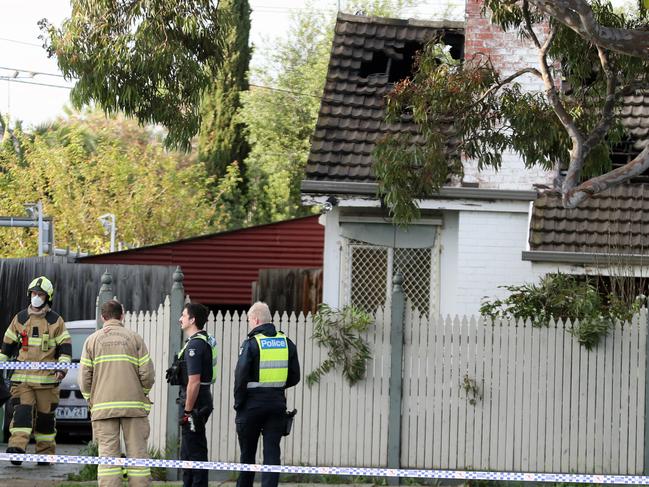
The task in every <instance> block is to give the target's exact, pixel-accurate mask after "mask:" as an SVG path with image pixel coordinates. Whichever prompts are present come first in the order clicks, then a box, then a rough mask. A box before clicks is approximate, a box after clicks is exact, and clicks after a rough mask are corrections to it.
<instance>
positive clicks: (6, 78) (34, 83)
mask: <svg viewBox="0 0 649 487" xmlns="http://www.w3.org/2000/svg"><path fill="white" fill-rule="evenodd" d="M0 81H8V82H10V83H22V84H26V85H38V86H47V87H48V88H63V89H64V90H71V89H72V86H63V85H52V84H49V83H39V82H38V81H24V80H22V79H16V78H9V77H5V76H0Z"/></svg>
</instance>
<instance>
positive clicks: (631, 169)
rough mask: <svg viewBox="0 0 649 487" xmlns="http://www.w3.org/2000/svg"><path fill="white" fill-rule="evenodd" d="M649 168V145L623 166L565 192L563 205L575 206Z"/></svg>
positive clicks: (567, 206)
mask: <svg viewBox="0 0 649 487" xmlns="http://www.w3.org/2000/svg"><path fill="white" fill-rule="evenodd" d="M647 169H649V145H647V146H646V147H645V148H644V149H643V150H642V152H640V154H638V156H637V157H636V158H635V159H633V160H632V161H630V162H628V163H627V164H625V165H624V166H622V167H618V168H617V169H614V170H612V171H610V172H608V173H606V174H603V175H601V176H598V177H595V178H591V179H589V180H588V181H586V182H584V183H582V184H580V185H579V186H577V187H575V188H572V189H570V190H568V191H564V192H563V206H564V207H566V208H575V207H576V206H577V205H579V203H581V202H582V201H584V200H585V199H587V198H590V197H591V196H592V195H594V194H596V193H601V192H602V191H605V190H607V189H608V188H611V187H613V186H617V185H618V184H621V183H623V182H624V181H626V180H628V179H631V178H632V177H634V176H638V175H640V174H642V173H643V172H645V171H646V170H647Z"/></svg>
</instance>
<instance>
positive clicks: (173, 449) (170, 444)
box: [165, 266, 185, 480]
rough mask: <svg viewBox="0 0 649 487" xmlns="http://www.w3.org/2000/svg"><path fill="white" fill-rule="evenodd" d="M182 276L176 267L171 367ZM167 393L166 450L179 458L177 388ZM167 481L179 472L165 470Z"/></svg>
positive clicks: (182, 296)
mask: <svg viewBox="0 0 649 487" xmlns="http://www.w3.org/2000/svg"><path fill="white" fill-rule="evenodd" d="M184 277H185V275H184V274H183V272H182V270H181V269H180V266H178V267H176V270H175V271H174V273H173V284H172V286H171V296H170V299H169V303H170V306H169V323H167V330H168V333H169V363H168V364H167V365H168V366H169V367H171V364H172V363H173V360H174V357H175V355H176V354H177V353H178V352H179V351H180V344H181V343H182V332H181V331H180V326H179V325H178V319H179V318H180V315H181V314H182V311H183V307H184V306H185V287H184V286H183V279H184ZM168 387H169V391H168V394H167V431H166V438H165V444H166V450H167V452H168V453H169V454H170V455H171V458H179V454H180V448H179V447H180V442H179V439H180V430H179V426H178V405H177V404H176V398H177V397H178V392H179V386H171V385H170V386H168ZM167 472H168V473H167V477H168V480H177V475H178V474H179V472H177V471H173V470H171V469H169V470H167Z"/></svg>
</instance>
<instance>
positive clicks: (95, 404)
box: [79, 300, 154, 487]
mask: <svg viewBox="0 0 649 487" xmlns="http://www.w3.org/2000/svg"><path fill="white" fill-rule="evenodd" d="M123 315H124V311H123V308H122V305H121V303H119V302H118V301H116V300H110V301H107V302H106V303H104V304H103V305H102V306H101V319H102V321H103V323H104V326H103V328H102V329H101V330H97V331H96V332H94V333H93V334H92V335H90V336H89V337H88V339H87V340H86V343H85V344H84V346H83V352H82V354H81V366H80V369H79V387H80V388H81V393H82V394H83V396H84V397H85V398H86V400H87V401H88V405H89V406H90V412H91V414H92V431H93V435H94V437H95V441H97V446H98V448H99V456H100V457H119V456H120V453H121V452H120V439H119V436H120V429H121V431H122V433H123V435H124V443H126V456H127V457H128V458H148V455H147V441H148V439H149V418H148V415H149V411H150V410H151V401H149V398H148V394H149V391H150V390H151V387H152V386H153V382H154V370H153V362H152V361H151V357H149V352H148V350H147V347H146V345H145V344H144V341H143V340H142V337H141V336H140V335H138V334H137V333H135V332H133V331H131V330H127V329H126V328H124V325H123V324H122V318H123ZM126 470H127V474H128V485H129V486H130V487H135V486H148V485H151V471H150V469H149V468H148V467H128V468H127V469H126ZM97 478H98V480H99V486H100V487H113V486H114V487H121V486H122V469H121V467H118V466H112V465H99V468H98V470H97Z"/></svg>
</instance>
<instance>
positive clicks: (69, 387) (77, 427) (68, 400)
mask: <svg viewBox="0 0 649 487" xmlns="http://www.w3.org/2000/svg"><path fill="white" fill-rule="evenodd" d="M65 326H66V327H67V329H68V332H69V333H70V337H71V338H72V362H73V363H79V359H80V358H81V351H82V349H83V344H84V342H85V341H86V338H88V337H89V336H90V335H91V334H92V333H93V332H94V331H95V330H96V327H97V324H96V321H95V320H79V321H68V322H66V323H65ZM77 377H78V370H77V369H70V370H68V373H67V375H66V376H65V378H64V379H63V381H62V382H61V385H60V388H59V390H60V398H59V405H58V407H57V408H56V411H55V413H54V414H55V416H56V431H57V433H58V434H70V435H83V436H91V435H92V426H91V424H90V411H88V403H87V402H86V400H85V399H84V398H83V396H82V395H81V391H80V390H79V384H78V383H77ZM12 416H13V408H12V407H11V401H8V402H7V403H6V404H5V414H4V424H3V430H4V435H5V441H6V440H7V439H8V437H9V424H10V422H11V417H12Z"/></svg>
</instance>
